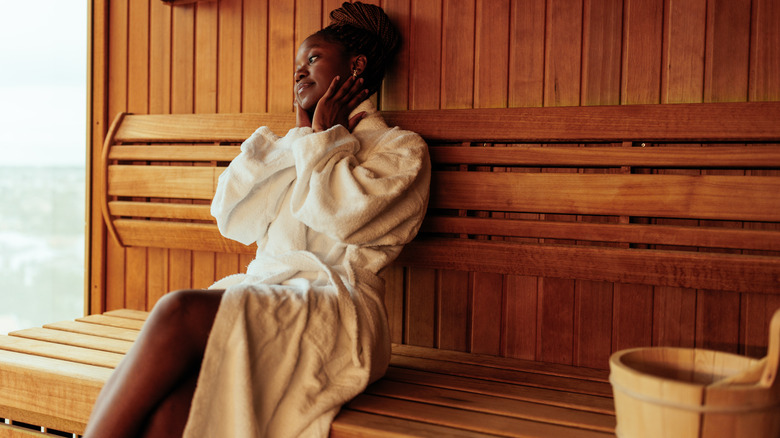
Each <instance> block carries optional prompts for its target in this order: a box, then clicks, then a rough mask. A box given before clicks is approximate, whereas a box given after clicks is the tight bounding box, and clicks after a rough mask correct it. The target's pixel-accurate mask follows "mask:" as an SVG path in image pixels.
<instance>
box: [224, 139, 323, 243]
mask: <svg viewBox="0 0 780 438" xmlns="http://www.w3.org/2000/svg"><path fill="white" fill-rule="evenodd" d="M310 133H311V128H293V129H292V130H290V132H289V133H288V135H287V136H286V137H285V138H284V139H280V138H279V137H278V136H276V134H274V133H273V132H272V131H271V130H270V129H269V128H267V127H261V128H259V129H258V130H257V131H255V133H254V134H252V136H250V137H249V138H248V139H247V140H246V141H244V143H243V144H242V145H241V153H240V154H239V155H238V156H237V157H236V158H235V159H233V161H231V163H230V165H229V166H228V168H227V169H225V171H224V172H222V174H221V175H220V176H219V180H218V183H217V189H216V193H215V194H214V199H213V201H212V203H211V215H212V216H214V218H216V220H217V226H218V227H219V231H220V233H222V235H223V236H225V237H228V238H230V239H233V240H236V241H238V242H241V243H243V244H245V245H249V244H251V243H253V242H256V241H258V240H259V239H261V238H262V237H263V236H264V235H265V233H266V231H267V229H268V226H269V224H270V223H271V221H272V220H273V219H274V218H275V217H276V216H277V214H278V212H279V208H280V207H281V202H282V200H283V198H284V195H285V193H286V192H287V190H288V189H289V186H290V184H291V182H292V181H293V179H294V178H295V169H294V166H295V163H294V161H293V158H292V154H291V152H290V149H289V141H287V140H288V139H289V140H294V139H296V138H299V137H301V136H304V135H306V134H310Z"/></svg>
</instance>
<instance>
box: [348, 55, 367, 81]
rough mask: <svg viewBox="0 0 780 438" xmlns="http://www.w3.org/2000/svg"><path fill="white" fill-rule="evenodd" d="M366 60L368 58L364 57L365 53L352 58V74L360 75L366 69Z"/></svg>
mask: <svg viewBox="0 0 780 438" xmlns="http://www.w3.org/2000/svg"><path fill="white" fill-rule="evenodd" d="M367 62H368V59H366V55H357V56H354V57H353V58H352V65H351V67H350V69H351V70H352V72H353V74H354V75H355V76H360V75H361V74H363V72H364V71H365V70H366V63H367Z"/></svg>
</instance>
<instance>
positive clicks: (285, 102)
mask: <svg viewBox="0 0 780 438" xmlns="http://www.w3.org/2000/svg"><path fill="white" fill-rule="evenodd" d="M267 32H268V60H267V62H268V70H267V73H266V74H267V76H268V88H267V92H266V93H267V98H268V110H269V111H272V112H282V111H284V112H289V111H290V110H291V109H292V105H293V99H292V85H293V82H292V81H293V64H294V58H295V52H296V50H297V49H298V48H297V47H293V44H294V42H295V1H294V0H276V1H269V2H268V28H267ZM289 114H290V115H292V113H289ZM293 120H294V119H293ZM288 126H294V123H293V124H290V125H288ZM272 129H273V128H272ZM273 130H274V132H282V131H276V129H273ZM284 132H286V130H285V131H284Z"/></svg>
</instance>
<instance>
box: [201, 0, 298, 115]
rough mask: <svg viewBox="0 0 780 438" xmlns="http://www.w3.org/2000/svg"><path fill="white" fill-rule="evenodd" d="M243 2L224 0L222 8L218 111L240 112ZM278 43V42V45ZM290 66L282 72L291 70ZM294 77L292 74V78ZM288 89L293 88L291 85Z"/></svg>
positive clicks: (218, 64)
mask: <svg viewBox="0 0 780 438" xmlns="http://www.w3.org/2000/svg"><path fill="white" fill-rule="evenodd" d="M243 3H244V2H243V0H221V1H220V2H219V4H218V6H219V27H218V29H219V34H218V38H219V51H218V53H217V62H216V67H217V78H216V79H217V112H220V113H237V112H241V97H242V90H241V74H242V66H241V63H242V55H243V47H242V44H243V30H244V29H243V19H242V14H243ZM275 43H276V42H275ZM288 65H289V67H287V68H283V67H282V66H276V67H275V68H280V67H282V68H281V69H282V71H285V72H286V71H289V70H288V69H289V68H290V67H291V66H292V63H290V64H288ZM291 76H292V75H291ZM289 86H292V84H291V83H290V85H289Z"/></svg>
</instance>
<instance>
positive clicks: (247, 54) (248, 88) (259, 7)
mask: <svg viewBox="0 0 780 438" xmlns="http://www.w3.org/2000/svg"><path fill="white" fill-rule="evenodd" d="M243 20H244V23H243V26H244V37H243V46H242V48H243V50H244V53H243V55H242V57H241V60H242V62H241V68H242V69H243V73H242V75H241V92H242V93H243V94H242V97H241V109H242V111H244V112H260V111H267V110H268V105H267V91H268V90H267V84H268V0H255V1H250V2H244V13H243Z"/></svg>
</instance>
